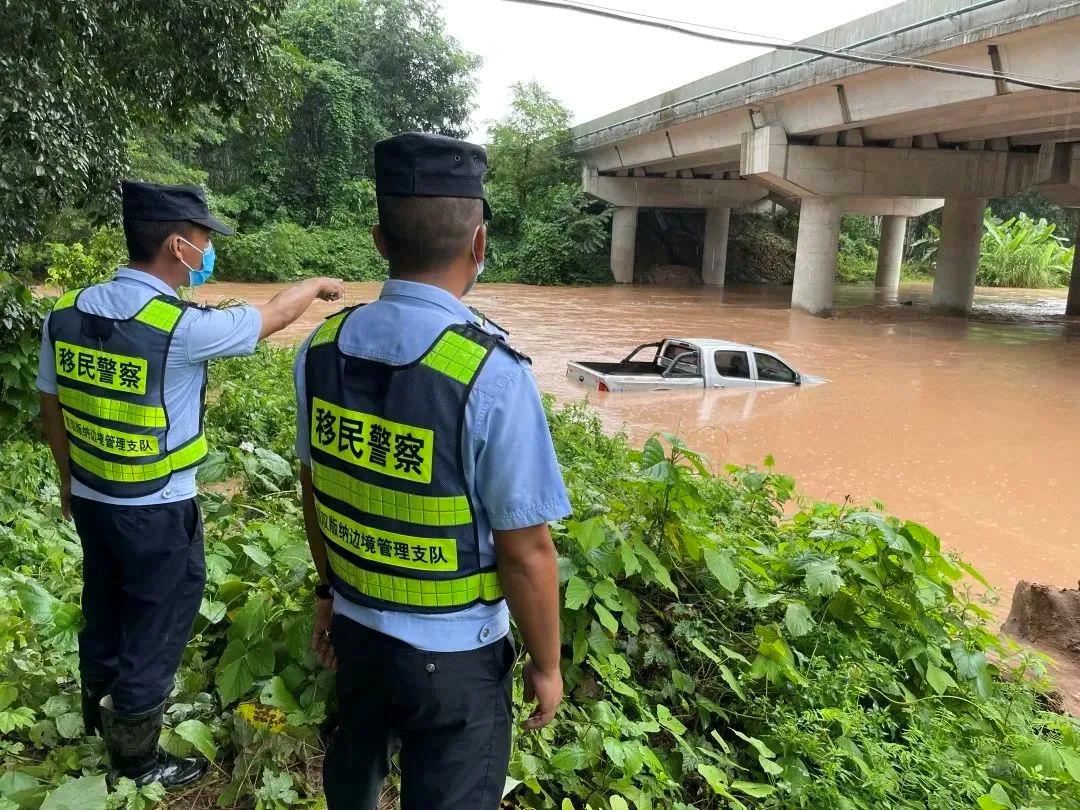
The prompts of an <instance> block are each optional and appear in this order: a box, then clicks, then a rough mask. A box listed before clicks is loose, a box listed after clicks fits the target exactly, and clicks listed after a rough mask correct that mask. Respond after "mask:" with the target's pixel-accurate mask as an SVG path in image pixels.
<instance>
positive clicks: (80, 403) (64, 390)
mask: <svg viewBox="0 0 1080 810" xmlns="http://www.w3.org/2000/svg"><path fill="white" fill-rule="evenodd" d="M59 394H60V404H61V405H64V406H66V407H68V408H74V409H75V410H77V411H82V412H83V413H85V414H86V415H87V416H92V417H94V418H95V419H108V420H109V421H110V422H121V423H123V424H126V425H137V426H139V427H160V428H163V427H166V426H167V425H168V422H167V421H166V419H165V409H164V408H156V407H153V406H151V405H132V404H130V403H127V402H120V401H119V400H116V399H108V398H106V397H96V396H94V395H93V394H87V393H85V392H83V391H76V390H75V389H74V388H68V387H67V386H64V385H61V386H59Z"/></svg>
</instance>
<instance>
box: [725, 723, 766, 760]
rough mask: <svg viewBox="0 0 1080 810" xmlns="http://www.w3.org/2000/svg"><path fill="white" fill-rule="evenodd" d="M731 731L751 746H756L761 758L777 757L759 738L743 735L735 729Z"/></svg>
mask: <svg viewBox="0 0 1080 810" xmlns="http://www.w3.org/2000/svg"><path fill="white" fill-rule="evenodd" d="M731 731H732V733H733V734H734V735H735V736H736V737H739V738H741V739H743V740H745V741H746V742H748V743H750V745H752V746H754V749H755V750H756V751H757V752H758V754H759V755H760V756H763V757H767V758H769V759H773V758H774V757H775V756H776V754H775V753H774V752H773V750H772V749H771V748H769V746H767V745H766V744H765V743H763V742H762V741H761V740H759V739H758V738H757V737H751V736H749V735H747V734H743V733H742V732H741V731H739V730H738V729H735V728H733V729H732V730H731Z"/></svg>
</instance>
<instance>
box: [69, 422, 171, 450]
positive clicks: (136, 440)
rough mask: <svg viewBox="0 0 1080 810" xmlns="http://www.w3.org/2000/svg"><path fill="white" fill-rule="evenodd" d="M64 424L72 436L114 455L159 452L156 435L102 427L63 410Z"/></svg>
mask: <svg viewBox="0 0 1080 810" xmlns="http://www.w3.org/2000/svg"><path fill="white" fill-rule="evenodd" d="M64 426H65V427H67V432H68V433H70V434H71V435H72V436H75V437H77V438H79V439H82V440H83V441H84V442H87V443H88V444H92V445H94V447H96V448H97V449H98V450H101V451H102V452H105V453H112V454H113V455H115V456H128V457H136V458H137V457H139V456H156V455H160V454H161V450H160V449H159V448H158V440H157V437H156V436H139V435H136V434H134V433H125V432H124V431H122V430H113V429H112V428H103V427H101V426H100V425H95V424H94V423H93V422H87V421H86V420H85V419H80V418H79V417H77V416H76V415H75V414H73V413H71V412H70V411H64Z"/></svg>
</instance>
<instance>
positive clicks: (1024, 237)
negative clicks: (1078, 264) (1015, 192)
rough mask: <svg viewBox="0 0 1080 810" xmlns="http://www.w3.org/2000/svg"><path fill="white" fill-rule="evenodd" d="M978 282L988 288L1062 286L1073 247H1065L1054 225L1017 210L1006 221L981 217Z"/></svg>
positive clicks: (1069, 268) (1070, 261)
mask: <svg viewBox="0 0 1080 810" xmlns="http://www.w3.org/2000/svg"><path fill="white" fill-rule="evenodd" d="M983 226H984V232H983V239H982V250H981V252H980V256H979V276H978V282H979V284H984V285H986V286H988V287H1066V286H1068V284H1069V275H1070V274H1071V273H1072V264H1073V254H1074V252H1075V250H1076V248H1075V247H1071V248H1067V247H1065V245H1064V244H1063V243H1064V239H1063V238H1062V237H1059V236H1058V235H1057V234H1056V230H1057V227H1056V226H1055V225H1052V224H1049V223H1047V221H1046V220H1045V219H1039V220H1034V219H1031V218H1029V217H1028V216H1027V215H1026V214H1024V213H1021V214H1020V215H1019V216H1017V217H1013V218H1011V219H1008V220H1006V221H1004V222H1003V221H1001V220H1000V219H997V218H996V217H993V216H988V217H986V218H985V219H984V220H983Z"/></svg>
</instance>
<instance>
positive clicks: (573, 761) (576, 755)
mask: <svg viewBox="0 0 1080 810" xmlns="http://www.w3.org/2000/svg"><path fill="white" fill-rule="evenodd" d="M588 761H589V755H588V754H587V753H586V752H585V749H584V748H582V747H581V745H579V744H578V743H571V744H570V745H564V746H563V747H562V748H560V749H559V750H558V751H556V752H555V753H554V754H553V755H552V757H551V767H552V768H554V769H555V770H557V771H577V770H581V769H582V768H584V767H585V764H586V763H587V762H588Z"/></svg>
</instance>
